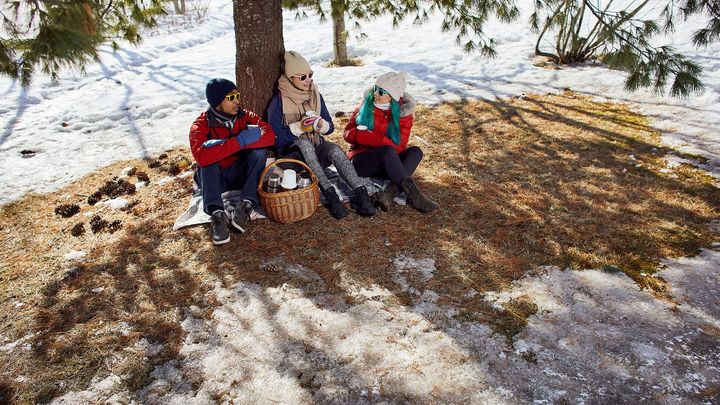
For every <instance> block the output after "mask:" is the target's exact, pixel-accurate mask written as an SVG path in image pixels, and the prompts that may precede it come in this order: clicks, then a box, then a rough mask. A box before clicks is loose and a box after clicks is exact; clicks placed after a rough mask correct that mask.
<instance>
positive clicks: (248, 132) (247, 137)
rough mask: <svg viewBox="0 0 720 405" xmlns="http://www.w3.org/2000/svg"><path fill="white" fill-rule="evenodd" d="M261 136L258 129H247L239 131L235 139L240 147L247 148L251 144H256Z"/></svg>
mask: <svg viewBox="0 0 720 405" xmlns="http://www.w3.org/2000/svg"><path fill="white" fill-rule="evenodd" d="M261 134H262V131H261V130H260V128H258V127H251V128H248V129H243V130H242V131H240V133H239V134H238V136H236V137H235V139H237V141H238V143H239V144H240V146H247V145H250V144H251V143H254V142H257V140H258V139H260V135H261Z"/></svg>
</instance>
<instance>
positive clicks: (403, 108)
mask: <svg viewBox="0 0 720 405" xmlns="http://www.w3.org/2000/svg"><path fill="white" fill-rule="evenodd" d="M406 76H407V74H406V73H405V72H400V73H395V72H388V73H385V74H383V75H381V76H380V77H378V78H377V80H376V82H375V86H373V87H372V88H371V89H370V90H368V91H367V92H366V93H365V98H364V99H363V101H362V102H361V103H360V106H359V107H358V108H356V109H355V111H354V112H353V114H352V115H351V116H350V121H349V122H348V123H347V126H346V127H345V134H344V137H345V140H346V141H347V142H348V143H350V152H348V157H349V158H350V159H352V162H353V165H354V166H355V170H356V171H357V173H358V175H360V176H363V177H381V178H386V179H389V180H390V185H388V186H387V187H386V188H385V190H384V191H383V192H381V193H378V194H376V202H377V204H378V205H379V206H380V208H381V209H382V210H383V211H387V210H388V208H389V206H390V203H391V202H392V199H393V197H395V195H396V194H398V192H399V191H404V192H405V194H406V195H407V203H408V205H409V206H411V207H412V208H414V209H416V210H418V211H420V212H422V213H426V212H430V211H433V210H435V209H437V208H438V205H437V203H435V202H434V201H433V200H431V199H430V198H428V197H427V196H426V195H425V194H423V193H422V192H420V190H419V189H418V188H417V185H416V184H415V181H414V180H413V179H412V177H410V176H411V175H412V174H413V173H414V172H415V169H417V167H418V165H419V164H420V161H421V160H422V157H423V152H422V150H421V149H420V148H419V147H417V146H411V147H409V148H408V146H407V144H408V140H409V139H410V130H411V129H412V125H413V113H414V112H415V100H414V99H413V98H412V97H411V96H410V95H409V94H407V93H405V77H406Z"/></svg>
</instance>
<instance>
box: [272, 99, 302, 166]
mask: <svg viewBox="0 0 720 405" xmlns="http://www.w3.org/2000/svg"><path fill="white" fill-rule="evenodd" d="M268 123H269V124H270V126H271V127H272V129H273V131H275V136H276V143H275V145H276V146H277V151H278V153H279V154H280V155H281V156H282V154H283V152H284V151H285V148H287V147H288V146H290V145H291V144H292V143H293V142H295V139H297V138H296V137H295V135H293V133H292V132H291V131H290V127H289V126H287V125H283V113H282V100H281V98H280V95H279V94H278V93H275V95H274V96H273V98H272V100H270V104H269V105H268Z"/></svg>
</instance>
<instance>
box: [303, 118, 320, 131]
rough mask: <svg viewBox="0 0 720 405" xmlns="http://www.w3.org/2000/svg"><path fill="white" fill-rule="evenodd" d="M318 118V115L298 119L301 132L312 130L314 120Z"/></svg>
mask: <svg viewBox="0 0 720 405" xmlns="http://www.w3.org/2000/svg"><path fill="white" fill-rule="evenodd" d="M318 119H320V117H306V118H303V119H302V120H300V129H301V130H302V131H303V132H312V131H314V130H315V128H314V126H315V121H317V120H318Z"/></svg>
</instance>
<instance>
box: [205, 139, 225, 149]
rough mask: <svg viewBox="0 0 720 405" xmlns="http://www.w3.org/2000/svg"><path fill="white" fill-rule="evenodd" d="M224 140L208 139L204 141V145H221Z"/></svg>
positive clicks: (209, 146)
mask: <svg viewBox="0 0 720 405" xmlns="http://www.w3.org/2000/svg"><path fill="white" fill-rule="evenodd" d="M223 142H225V140H224V139H208V140H207V141H205V142H203V144H202V147H203V148H212V147H213V146H216V145H220V144H222V143H223Z"/></svg>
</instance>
